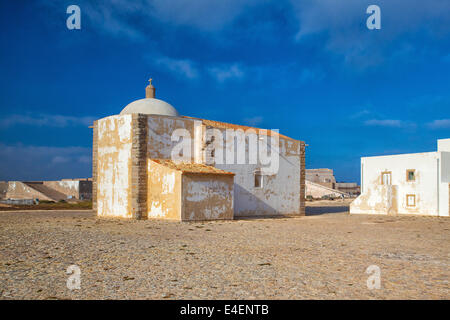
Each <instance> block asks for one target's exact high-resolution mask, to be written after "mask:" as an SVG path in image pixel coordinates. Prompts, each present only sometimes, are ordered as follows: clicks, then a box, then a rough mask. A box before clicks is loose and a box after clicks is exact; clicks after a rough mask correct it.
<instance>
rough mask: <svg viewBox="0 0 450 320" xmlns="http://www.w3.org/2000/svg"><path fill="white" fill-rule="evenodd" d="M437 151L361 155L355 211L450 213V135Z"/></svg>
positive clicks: (352, 209) (400, 213) (424, 213)
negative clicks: (362, 156) (358, 189)
mask: <svg viewBox="0 0 450 320" xmlns="http://www.w3.org/2000/svg"><path fill="white" fill-rule="evenodd" d="M437 144H438V146H437V151H434V152H423V153H411V154H399V155H387V156H379V157H364V158H361V195H360V196H359V197H358V198H356V199H355V200H354V201H353V202H352V203H351V204H350V213H351V214H384V215H402V214H408V215H429V216H447V217H448V216H449V214H450V139H441V140H438V143H437Z"/></svg>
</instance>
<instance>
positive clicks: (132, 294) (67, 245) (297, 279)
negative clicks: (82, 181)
mask: <svg viewBox="0 0 450 320" xmlns="http://www.w3.org/2000/svg"><path fill="white" fill-rule="evenodd" d="M339 208H341V209H340V210H336V207H330V209H329V210H328V211H330V212H333V213H328V214H327V213H326V212H327V209H320V210H319V209H317V206H315V207H314V206H313V207H310V208H307V212H310V213H311V215H310V216H306V217H290V218H277V219H242V220H234V221H218V222H205V223H180V222H168V221H155V220H150V221H127V220H113V219H98V218H96V216H95V215H94V213H93V212H92V211H84V212H83V211H81V212H74V211H46V212H30V211H28V212H17V211H16V212H0V299H449V298H450V295H449V283H448V280H449V275H450V271H449V253H450V251H449V249H450V241H449V240H450V236H449V235H450V219H449V218H434V217H391V216H384V217H377V216H349V215H348V214H347V212H345V211H346V209H345V208H346V207H339ZM342 208H344V209H343V210H342ZM73 264H75V265H77V266H79V268H80V269H81V288H80V289H79V290H69V289H67V286H66V282H67V279H68V277H69V275H68V274H66V269H67V268H68V267H69V266H70V265H73ZM370 265H377V266H378V267H379V268H380V270H381V289H373V290H369V289H368V288H367V284H366V282H367V278H368V277H369V275H368V274H366V273H365V271H366V269H367V267H369V266H370Z"/></svg>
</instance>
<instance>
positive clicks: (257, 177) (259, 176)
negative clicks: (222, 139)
mask: <svg viewBox="0 0 450 320" xmlns="http://www.w3.org/2000/svg"><path fill="white" fill-rule="evenodd" d="M263 183H264V179H263V175H262V174H261V173H259V172H256V173H255V188H262V187H263Z"/></svg>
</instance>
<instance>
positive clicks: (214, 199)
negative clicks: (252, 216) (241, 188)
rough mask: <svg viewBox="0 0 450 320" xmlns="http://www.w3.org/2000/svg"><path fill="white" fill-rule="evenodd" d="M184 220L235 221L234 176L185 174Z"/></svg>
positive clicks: (183, 194)
mask: <svg viewBox="0 0 450 320" xmlns="http://www.w3.org/2000/svg"><path fill="white" fill-rule="evenodd" d="M182 179H183V184H182V186H183V187H182V189H183V192H182V207H183V213H182V220H183V221H199V220H220V219H233V175H208V174H206V175H203V174H183V176H182Z"/></svg>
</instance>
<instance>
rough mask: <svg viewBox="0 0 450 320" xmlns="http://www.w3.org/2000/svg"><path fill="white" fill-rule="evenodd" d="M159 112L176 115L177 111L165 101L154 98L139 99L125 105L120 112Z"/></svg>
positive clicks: (177, 114)
mask: <svg viewBox="0 0 450 320" xmlns="http://www.w3.org/2000/svg"><path fill="white" fill-rule="evenodd" d="M132 113H143V114H160V115H164V116H175V117H178V116H179V113H178V111H177V110H176V109H175V108H174V107H172V106H171V105H170V104H168V103H167V102H165V101H162V100H159V99H155V98H145V99H139V100H136V101H133V102H131V103H130V104H129V105H127V106H126V107H125V108H124V109H123V110H122V111H121V112H120V114H132Z"/></svg>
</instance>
